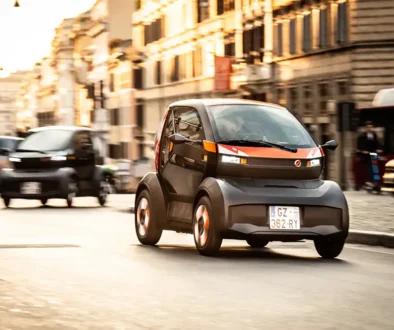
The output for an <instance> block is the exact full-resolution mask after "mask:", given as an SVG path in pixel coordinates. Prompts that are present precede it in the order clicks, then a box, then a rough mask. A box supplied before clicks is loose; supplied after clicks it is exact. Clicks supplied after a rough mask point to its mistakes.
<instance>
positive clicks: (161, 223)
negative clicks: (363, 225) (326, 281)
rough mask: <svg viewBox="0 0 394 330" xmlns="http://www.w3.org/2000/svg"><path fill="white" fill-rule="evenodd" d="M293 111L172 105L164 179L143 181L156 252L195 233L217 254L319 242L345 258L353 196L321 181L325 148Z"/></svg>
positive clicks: (141, 228) (140, 233)
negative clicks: (227, 243) (171, 236)
mask: <svg viewBox="0 0 394 330" xmlns="http://www.w3.org/2000/svg"><path fill="white" fill-rule="evenodd" d="M336 147H337V144H336V142H335V141H333V140H332V141H329V142H327V143H326V144H325V145H322V146H319V145H317V144H316V143H315V141H314V140H313V138H312V137H311V136H310V134H309V133H308V132H307V130H306V129H305V128H304V126H303V125H302V124H301V123H300V122H299V121H298V120H297V119H296V118H295V117H294V116H293V115H292V114H291V113H290V112H289V111H288V110H287V109H285V108H283V107H281V106H277V105H272V104H267V103H260V102H254V101H247V100H237V99H234V100H232V99H206V100H185V101H179V102H175V103H173V104H171V105H170V106H169V109H168V110H167V111H166V113H165V115H164V118H163V120H162V122H161V124H160V128H159V131H158V133H157V136H156V145H155V150H156V159H155V165H156V172H152V173H148V174H146V175H145V177H144V178H143V179H142V180H141V182H140V183H139V186H138V188H137V191H136V199H135V208H134V212H135V228H136V234H137V237H138V239H139V241H140V242H141V243H142V244H146V245H154V244H156V243H157V242H158V241H159V240H160V237H161V235H162V231H163V230H172V231H177V232H184V233H192V234H193V235H194V241H195V245H196V248H197V250H198V251H199V252H200V253H201V254H202V255H207V256H210V255H213V254H215V253H216V252H217V251H218V250H219V249H220V247H221V244H222V240H223V239H240V240H246V241H247V243H248V244H249V245H250V246H252V247H256V248H261V247H264V246H266V245H267V244H268V242H270V241H290V242H291V241H299V240H304V239H310V240H313V241H314V244H315V247H316V250H317V252H318V253H319V254H320V256H322V257H324V258H335V257H337V256H338V255H339V254H340V253H341V251H342V249H343V246H344V244H345V240H346V238H347V235H348V230H349V211H348V206H347V202H346V198H345V196H344V194H343V192H342V190H341V188H340V187H339V185H338V184H337V183H335V182H333V181H323V180H321V173H322V170H323V164H324V162H323V160H324V152H325V150H335V148H336Z"/></svg>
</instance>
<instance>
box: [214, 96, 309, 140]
mask: <svg viewBox="0 0 394 330" xmlns="http://www.w3.org/2000/svg"><path fill="white" fill-rule="evenodd" d="M208 110H209V111H210V112H211V113H212V116H213V120H214V124H215V126H216V129H217V139H218V142H220V141H229V140H242V141H265V142H270V143H276V144H281V145H284V146H286V147H291V148H314V147H316V146H317V145H316V143H315V142H314V140H313V139H312V137H311V136H310V134H309V133H308V131H307V130H306V129H305V128H304V126H303V125H302V124H301V123H300V122H299V121H298V120H297V119H296V118H295V117H294V116H293V115H292V114H291V113H290V112H289V111H287V110H286V109H281V108H277V107H271V106H265V105H257V104H256V105H255V104H237V105H235V104H234V105H214V106H210V107H208Z"/></svg>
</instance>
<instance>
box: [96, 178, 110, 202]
mask: <svg viewBox="0 0 394 330" xmlns="http://www.w3.org/2000/svg"><path fill="white" fill-rule="evenodd" d="M108 189H109V182H107V180H106V178H103V179H102V180H101V182H100V190H99V195H98V196H97V200H98V202H99V204H100V205H101V206H104V205H105V203H106V202H107V197H108Z"/></svg>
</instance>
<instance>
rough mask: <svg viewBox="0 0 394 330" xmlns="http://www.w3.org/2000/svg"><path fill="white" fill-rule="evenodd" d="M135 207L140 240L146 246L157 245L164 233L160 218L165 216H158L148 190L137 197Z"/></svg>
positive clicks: (137, 231) (136, 227)
mask: <svg viewBox="0 0 394 330" xmlns="http://www.w3.org/2000/svg"><path fill="white" fill-rule="evenodd" d="M135 205H136V208H135V212H134V220H135V231H136V234H137V237H138V240H139V241H140V243H141V244H144V245H155V244H157V243H158V242H159V240H160V238H161V235H162V233H163V229H162V228H160V224H159V217H163V216H165V214H157V211H156V210H155V209H154V207H153V204H152V201H151V196H150V193H149V192H148V190H146V189H145V190H143V191H142V192H141V193H140V194H139V195H138V196H137V199H136V204H135Z"/></svg>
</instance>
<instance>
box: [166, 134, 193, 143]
mask: <svg viewBox="0 0 394 330" xmlns="http://www.w3.org/2000/svg"><path fill="white" fill-rule="evenodd" d="M169 139H170V141H171V142H172V143H173V144H182V143H186V142H188V141H189V139H187V138H185V137H184V136H183V135H181V134H172V135H171V136H170V137H169Z"/></svg>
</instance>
